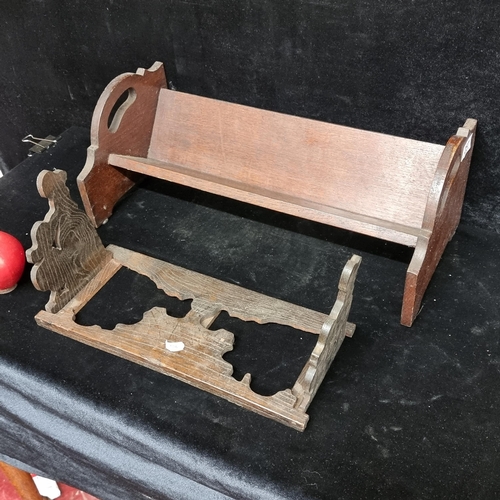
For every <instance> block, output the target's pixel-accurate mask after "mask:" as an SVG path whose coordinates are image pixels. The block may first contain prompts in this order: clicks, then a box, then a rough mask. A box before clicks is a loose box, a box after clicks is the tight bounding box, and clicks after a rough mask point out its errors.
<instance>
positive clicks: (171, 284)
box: [29, 171, 361, 430]
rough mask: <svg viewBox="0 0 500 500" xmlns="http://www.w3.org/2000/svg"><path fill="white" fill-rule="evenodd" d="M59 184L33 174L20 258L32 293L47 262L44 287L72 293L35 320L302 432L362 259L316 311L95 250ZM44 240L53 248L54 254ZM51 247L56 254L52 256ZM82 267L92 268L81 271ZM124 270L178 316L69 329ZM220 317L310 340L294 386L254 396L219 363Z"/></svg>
mask: <svg viewBox="0 0 500 500" xmlns="http://www.w3.org/2000/svg"><path fill="white" fill-rule="evenodd" d="M64 180H65V175H63V173H62V172H60V171H56V172H54V173H52V172H47V171H45V172H42V173H41V174H40V176H39V185H40V193H41V194H42V195H43V196H47V197H49V200H50V207H51V208H50V210H49V213H48V214H47V217H46V218H45V220H44V222H43V223H37V224H36V225H35V227H34V230H33V232H32V236H33V241H34V246H33V247H32V248H31V249H30V250H29V254H30V257H31V259H32V260H33V259H34V260H33V261H34V262H36V263H37V266H38V269H37V272H35V273H34V274H33V280H34V282H36V285H37V286H38V287H39V288H40V283H39V281H40V275H41V271H40V270H43V269H45V267H44V266H45V265H47V264H48V269H49V271H50V272H48V273H46V274H48V275H49V276H50V279H46V280H45V281H44V284H45V283H46V284H48V285H50V284H52V285H53V286H56V287H58V288H57V290H58V289H59V287H60V283H61V279H62V277H63V275H64V274H67V275H69V276H70V277H71V276H73V275H77V276H79V278H78V280H77V283H78V285H73V284H72V285H71V286H69V287H67V288H68V293H69V291H72V292H74V293H75V295H74V296H71V297H66V296H65V300H64V301H59V302H57V306H58V307H57V308H56V307H55V306H54V305H51V306H50V307H47V311H40V312H39V313H38V314H37V315H36V321H37V323H38V324H39V325H41V326H43V327H45V328H48V329H51V330H54V331H56V332H59V333H61V334H63V335H66V336H68V337H71V338H73V339H75V340H78V341H80V342H84V343H86V344H88V345H90V346H93V347H96V348H99V349H102V350H104V351H107V352H109V353H111V354H114V355H117V356H120V357H123V358H125V359H129V360H131V361H134V362H136V363H139V364H141V365H144V366H146V367H148V368H151V369H153V370H157V371H159V372H161V373H164V374H166V375H170V376H172V377H175V378H177V379H179V380H182V381H184V382H187V383H189V384H191V385H193V386H195V387H198V388H200V389H203V390H206V391H209V392H211V393H213V394H216V395H218V396H221V397H224V398H226V399H228V400H229V401H232V402H233V403H236V404H238V405H240V406H242V407H244V408H247V409H250V410H253V411H255V412H257V413H260V414H262V415H264V416H266V417H269V418H273V419H275V420H277V421H279V422H282V423H284V424H286V425H289V426H291V427H293V428H295V429H298V430H304V428H305V426H306V424H307V421H308V418H309V417H308V416H307V414H306V410H307V408H308V406H309V404H310V402H311V400H312V398H313V397H314V395H315V393H316V391H317V389H318V387H319V384H320V383H321V381H322V380H323V378H324V376H325V374H326V372H327V371H328V369H329V367H330V364H331V362H332V360H333V358H334V356H335V354H336V353H337V350H338V348H339V347H340V344H341V343H342V341H343V339H344V337H345V336H352V334H353V332H354V328H355V326H354V325H353V324H352V323H348V322H347V316H348V314H349V309H350V307H351V302H352V294H353V286H354V280H355V278H356V273H357V269H358V267H359V263H360V261H361V258H360V257H357V256H353V257H352V258H351V260H350V261H349V262H348V263H347V264H346V266H345V268H344V271H343V273H342V276H341V279H340V283H339V292H338V297H337V300H336V302H335V305H334V307H333V309H332V312H331V313H330V315H326V314H322V313H319V312H317V311H312V310H309V309H306V308H304V307H300V306H297V305H294V304H290V303H288V302H285V301H283V300H278V299H274V298H271V297H266V296H265V295H262V294H259V293H256V292H253V291H250V290H246V289H245V288H242V287H239V286H237V285H233V284H230V283H225V282H223V281H220V280H217V279H215V278H211V277H209V276H204V275H202V274H199V273H196V272H194V271H189V270H187V269H183V268H181V267H179V266H175V265H173V264H169V263H167V262H162V261H160V260H158V259H154V258H152V257H147V256H145V255H142V254H139V253H136V252H133V251H131V250H127V249H124V248H120V247H117V246H114V245H110V246H109V247H108V248H107V249H104V248H102V249H101V247H102V244H101V242H100V240H99V238H98V236H97V233H96V232H95V229H94V228H93V227H92V225H91V223H90V220H89V219H88V218H86V216H85V214H83V213H82V212H80V211H79V210H77V209H76V206H75V204H74V203H73V202H71V200H70V198H69V196H68V192H67V189H66V187H65V185H64ZM82 218H83V219H85V220H82ZM63 224H64V225H65V227H66V226H67V227H70V228H71V230H72V231H73V230H74V228H75V227H76V226H78V227H80V226H81V227H82V228H83V229H82V232H81V233H78V235H77V236H78V237H72V238H64V237H63V238H62V239H61V245H59V240H58V238H59V237H60V236H59V235H66V233H67V232H66V231H65V230H64V227H63ZM61 228H62V229H61ZM89 228H90V230H89ZM75 234H76V233H75ZM53 241H56V242H57V245H56V248H54V246H53V245H52V242H53ZM47 242H48V243H47ZM41 243H43V244H41ZM63 243H64V244H63ZM59 246H61V248H62V249H64V253H58V252H61V250H59V249H58V248H59ZM90 247H92V251H91V252H89V248H90ZM94 247H96V248H94ZM56 250H57V251H58V252H56ZM66 255H68V256H70V258H66V257H65V256H66ZM88 255H90V258H89V257H88ZM82 256H84V258H83V257H82ZM82 261H83V262H84V264H85V265H84V266H83V267H85V272H84V273H83V272H82V271H81V268H82V265H81V262H82ZM89 263H92V264H93V265H95V268H94V269H90V270H89V269H87V267H86V266H87V264H89ZM123 266H125V267H128V268H129V269H131V270H133V271H135V272H137V273H140V274H143V275H144V276H147V277H148V278H149V279H151V280H152V281H153V282H154V283H155V284H156V285H157V286H158V288H160V289H161V290H163V291H164V292H165V293H166V294H168V295H171V296H174V297H177V298H179V299H180V300H186V299H192V303H191V309H190V311H189V313H188V314H187V315H186V316H185V317H184V318H174V317H172V316H169V315H168V311H167V310H165V309H163V308H158V307H155V308H153V309H151V310H149V311H146V312H145V313H144V316H143V319H142V320H141V321H139V322H138V323H136V324H134V325H123V324H118V325H117V326H116V327H115V328H114V329H113V330H106V329H103V328H101V327H99V326H96V325H94V326H82V325H79V324H77V323H76V322H75V316H76V314H77V313H78V312H79V311H80V310H81V309H82V308H83V307H85V304H87V303H88V301H89V300H90V299H91V298H92V297H93V296H94V295H95V294H96V293H97V292H98V291H99V290H100V289H101V288H102V287H103V286H105V285H106V283H107V282H108V281H109V280H110V279H111V278H112V277H113V275H114V274H115V273H116V272H117V271H118V270H119V269H120V268H121V267H123ZM44 276H45V275H44ZM54 276H56V277H57V279H54ZM37 280H38V281H37ZM80 285H81V286H80ZM57 290H55V291H57ZM221 311H227V312H228V313H229V315H231V316H234V317H238V318H240V319H242V320H244V321H254V322H256V323H278V324H283V325H288V326H291V327H293V328H296V329H300V330H302V331H304V332H309V333H311V334H316V335H318V341H317V345H316V347H315V349H314V351H313V353H312V354H311V356H310V358H309V360H308V362H307V363H306V366H305V368H304V369H303V370H302V375H301V377H299V380H298V382H297V384H295V386H294V387H293V388H289V389H286V390H283V391H280V392H278V393H276V394H274V395H272V396H262V395H259V394H256V393H255V392H253V391H252V389H251V388H250V382H251V375H250V374H248V373H247V374H246V375H245V377H244V378H243V379H242V380H241V381H237V380H235V379H234V378H233V377H232V372H233V367H232V366H231V364H229V363H228V362H226V361H224V359H223V355H224V354H225V353H226V352H228V351H230V350H231V349H232V348H233V342H234V335H233V334H232V333H231V332H229V331H227V330H223V329H219V330H216V331H212V330H210V329H209V327H210V326H211V324H212V323H213V321H214V320H215V319H216V318H217V316H218V315H219V314H220V312H221Z"/></svg>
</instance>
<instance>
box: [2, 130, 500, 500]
mask: <svg viewBox="0 0 500 500" xmlns="http://www.w3.org/2000/svg"><path fill="white" fill-rule="evenodd" d="M87 137H88V131H86V130H84V129H79V128H72V129H70V130H69V131H67V132H66V133H65V134H64V135H63V138H62V140H61V142H60V144H59V145H58V146H57V147H56V148H54V149H53V150H51V151H49V152H47V153H44V154H43V155H41V156H39V157H36V158H31V159H29V160H26V161H25V162H23V163H22V164H21V165H19V166H18V167H16V168H15V169H13V170H12V171H11V172H9V173H8V174H7V175H6V176H5V177H4V178H2V179H1V180H0V230H4V231H7V232H10V233H12V234H13V235H15V236H16V237H18V238H19V239H20V240H21V242H22V243H23V245H24V246H25V248H28V247H29V246H31V240H30V237H29V232H30V228H31V226H32V224H33V223H34V222H35V221H37V220H41V219H42V218H43V217H44V215H45V213H46V211H47V203H46V200H44V199H41V198H40V197H39V196H38V194H37V192H36V187H35V180H36V176H37V174H38V172H39V171H40V170H41V169H43V168H50V169H51V168H63V169H65V170H67V171H68V174H69V181H70V188H71V191H72V194H73V197H74V198H75V200H79V196H78V193H77V189H76V184H75V177H76V175H77V173H78V172H79V171H80V170H81V168H82V165H83V163H84V159H85V148H86V146H87V140H88V139H87ZM99 232H100V235H101V237H102V239H103V241H104V243H105V244H108V243H114V244H117V245H121V246H125V247H127V248H131V249H133V250H136V251H139V252H143V253H146V254H148V255H152V256H154V257H159V258H162V259H164V260H168V261H170V262H172V263H174V264H177V265H181V266H184V267H186V268H189V269H193V270H196V271H200V272H203V273H205V274H208V275H211V276H214V277H217V278H220V279H223V280H225V281H228V282H231V283H237V284H240V285H242V286H245V287H247V288H249V289H252V290H256V291H259V292H262V293H266V294H268V295H270V296H274V297H278V298H282V299H285V300H288V301H290V302H294V303H297V304H300V305H303V306H306V307H309V308H312V309H316V310H320V311H322V312H329V310H330V308H331V306H332V304H333V302H334V300H335V296H336V287H337V282H338V278H339V275H340V272H341V269H342V267H343V265H344V263H345V261H346V260H347V259H348V257H349V256H350V255H351V253H352V252H353V251H356V252H357V253H360V254H361V255H362V256H363V263H362V266H361V269H360V272H359V275H358V281H357V285H356V291H355V292H356V295H355V300H354V304H353V307H352V310H351V315H350V320H351V321H353V322H355V323H356V324H357V330H356V333H355V335H354V337H353V338H352V339H346V341H345V342H344V344H343V346H342V348H341V349H340V351H339V354H338V356H337V358H336V359H335V361H334V362H333V364H332V367H331V369H330V371H329V372H328V374H327V376H326V378H325V380H324V382H323V384H322V386H321V388H320V390H319V392H318V394H317V396H316V398H315V399H314V401H313V403H312V405H311V406H310V408H309V414H310V421H309V425H308V427H307V429H306V430H305V432H304V433H299V432H297V431H294V430H292V429H289V428H287V427H285V426H283V425H280V424H278V423H276V422H273V421H271V420H268V419H265V418H263V417H261V416H259V415H256V414H254V413H252V412H250V411H246V410H243V409H240V408H239V407H237V406H235V405H233V404H231V403H229V402H227V401H225V400H223V399H220V398H217V397H216V396H212V395H210V394H207V393H205V392H202V391H200V390H198V389H195V388H193V387H190V386H188V385H186V384H184V383H182V382H179V381H176V380H174V379H172V378H169V377H166V376H163V375H160V374H157V373H155V372H153V371H150V370H148V369H146V368H143V367H141V366H138V365H135V364H133V363H130V362H128V361H125V360H122V359H119V358H116V357H113V356H111V355H108V354H106V353H103V352H101V351H98V350H95V349H92V348H90V347H87V346H85V345H83V344H80V343H78V342H75V341H72V340H70V339H67V338H65V337H63V336H61V335H58V334H56V333H53V332H50V331H47V330H44V329H42V328H39V327H37V326H36V324H35V322H34V319H33V316H34V315H35V314H36V312H37V311H38V310H40V309H42V308H43V307H44V304H45V303H46V302H47V300H48V294H47V293H42V292H37V291H36V290H35V289H34V288H33V286H32V285H31V282H30V281H29V269H28V270H27V272H26V273H25V275H24V277H23V279H22V281H21V282H20V284H19V286H18V288H17V289H16V290H15V291H14V292H13V293H11V294H8V295H3V296H0V386H1V389H0V425H1V429H2V437H1V440H0V455H1V457H2V458H3V459H5V460H7V461H11V462H14V463H18V464H19V462H21V463H22V464H26V466H27V467H28V468H29V469H30V470H36V471H39V472H41V473H43V474H44V475H46V476H48V477H52V478H55V479H57V480H60V481H63V482H65V483H68V484H72V485H75V486H78V487H80V488H82V489H84V490H86V491H88V492H89V493H92V494H94V495H96V496H98V497H100V498H102V499H103V500H106V499H112V500H113V499H117V500H118V499H120V500H125V499H139V498H158V499H159V498H162V499H163V498H172V499H176V500H177V499H184V498H203V499H212V498H213V499H220V498H226V497H227V498H254V499H267V498H269V499H278V498H286V499H333V498H343V499H360V498H370V499H371V498H384V499H388V498H394V499H396V498H397V499H400V498H439V497H443V498H475V499H476V498H478V499H479V498H493V497H494V496H495V495H496V493H497V492H498V491H500V478H499V476H498V473H497V471H498V469H499V466H500V458H499V455H498V448H499V445H500V443H499V441H500V438H499V436H500V421H499V419H498V405H499V402H500V382H499V381H500V378H499V371H500V349H499V342H498V330H499V328H500V312H499V307H500V306H499V296H500V284H499V281H498V276H499V262H500V259H499V257H500V236H499V235H498V234H495V233H492V232H487V231H484V230H479V229H476V228H472V227H465V226H461V227H459V229H458V231H457V234H456V236H455V237H454V239H453V240H452V242H451V243H450V245H449V246H448V248H447V250H446V252H445V255H444V257H443V259H442V261H441V263H440V265H439V267H438V270H437V272H436V274H435V276H434V278H433V280H432V282H431V285H430V287H429V289H428V291H427V294H426V296H425V299H424V303H423V309H422V312H421V314H420V316H419V317H418V318H417V320H416V322H415V324H414V326H413V327H412V328H411V329H407V328H405V327H402V326H401V325H400V324H399V313H400V305H401V297H402V292H403V284H404V276H405V270H406V266H407V259H408V256H409V254H408V252H407V251H406V250H405V249H399V250H398V249H392V248H389V247H387V246H386V245H385V244H383V243H381V242H378V241H376V240H366V241H363V242H361V243H359V242H358V241H356V238H355V237H353V236H351V235H350V234H348V233H347V234H346V233H343V234H341V233H342V232H341V233H337V231H336V230H333V229H330V228H325V227H323V226H319V225H317V224H312V223H309V222H307V221H303V220H300V219H293V218H290V217H286V216H281V215H279V214H275V213H270V212H267V211H265V210H261V209H258V208H255V207H249V206H247V205H242V204H237V203H235V202H231V201H228V200H222V199H219V198H216V197H211V196H209V195H205V194H202V193H199V192H195V191H192V190H188V189H185V188H178V187H176V186H174V185H168V184H167V183H159V182H158V181H155V180H150V181H147V182H146V183H144V184H143V185H142V186H141V187H140V188H139V189H137V190H135V191H134V192H133V193H131V194H130V195H129V196H128V197H127V198H126V199H125V200H124V201H123V202H122V203H121V204H120V205H119V207H118V208H117V209H116V212H115V214H114V215H113V216H112V217H111V218H110V220H109V222H108V223H107V224H106V225H105V226H103V227H102V228H100V229H99ZM337 236H338V238H339V240H340V242H341V243H343V244H345V245H349V242H351V244H352V245H351V246H345V245H339V244H338V243H339V240H336V237H337ZM370 242H371V244H372V246H370ZM133 281H134V278H131V277H127V276H125V277H124V278H122V281H121V282H120V283H119V286H118V288H115V290H114V291H113V292H111V291H107V292H106V289H104V290H105V291H104V292H103V294H102V296H101V297H100V298H99V299H97V298H96V302H95V303H94V305H93V306H92V307H93V309H92V310H90V309H89V310H87V311H86V312H85V309H84V311H82V315H83V316H82V317H83V319H81V320H82V321H85V322H93V321H94V322H95V323H97V324H99V323H100V322H105V321H110V314H112V313H113V311H114V313H115V314H116V316H119V317H120V318H124V317H125V316H127V315H128V314H130V315H131V316H127V318H129V319H130V318H135V317H136V316H134V315H137V314H139V316H140V313H141V311H140V307H143V308H144V309H146V308H148V307H150V305H149V304H150V303H154V302H155V301H156V300H161V298H159V297H157V296H155V293H156V292H155V291H154V290H153V291H151V289H150V288H148V286H147V285H144V284H141V283H136V284H135V285H134V283H133ZM128 285H130V286H131V287H133V286H137V287H139V288H138V290H140V292H139V293H137V294H134V293H130V292H127V290H126V289H127V286H128ZM146 289H148V290H149V291H148V290H146ZM117 290H118V291H117ZM120 290H123V291H122V292H121V291H120ZM141 290H142V291H141ZM138 296H140V297H141V298H144V301H145V302H143V303H141V301H140V300H138ZM151 301H152V302H151ZM134 308H135V309H134ZM179 314H182V311H180V312H179ZM85 315H86V316H85ZM120 318H117V321H120ZM244 333H245V332H243V334H244ZM280 338H282V337H280V336H279V335H278V336H276V337H273V336H272V335H268V336H266V341H265V346H262V345H260V346H259V345H258V344H259V342H254V345H253V347H252V349H253V348H254V347H255V348H257V349H259V348H264V347H265V349H267V350H268V354H269V352H271V353H275V354H276V359H277V362H276V364H277V365H279V366H277V367H278V368H280V369H281V370H282V375H281V376H282V377H285V376H286V374H287V373H288V367H289V366H291V365H292V364H293V363H294V362H296V359H297V358H296V354H297V353H296V352H295V351H291V352H288V354H287V350H286V349H284V348H283V345H282V343H281V344H280V343H279V339H280ZM273 340H274V342H273ZM310 348H311V347H310V346H306V347H305V348H304V349H310ZM236 351H237V349H235V353H236ZM242 356H243V358H242V359H243V361H241V360H240V361H241V362H243V363H244V362H246V361H245V359H244V358H245V354H244V353H243V354H242ZM264 360H265V361H266V362H267V363H268V362H269V360H268V359H267V357H266V356H259V355H258V354H257V355H255V354H254V355H253V356H252V360H251V361H252V363H253V365H252V366H253V369H255V370H256V371H257V372H259V373H260V372H262V383H263V385H264V386H265V387H263V390H266V384H268V383H269V384H270V383H281V382H283V381H281V380H278V381H276V380H275V379H274V377H268V378H267V381H266V373H267V372H268V371H269V365H266V366H264ZM247 361H248V360H247ZM235 364H236V362H235ZM277 378H280V377H277Z"/></svg>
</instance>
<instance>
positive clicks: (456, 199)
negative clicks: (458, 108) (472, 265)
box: [401, 119, 477, 326]
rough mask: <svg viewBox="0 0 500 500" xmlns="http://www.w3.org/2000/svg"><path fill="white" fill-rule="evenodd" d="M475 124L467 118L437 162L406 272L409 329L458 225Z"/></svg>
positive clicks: (406, 322) (404, 318) (405, 310)
mask: <svg viewBox="0 0 500 500" xmlns="http://www.w3.org/2000/svg"><path fill="white" fill-rule="evenodd" d="M476 127H477V121H476V120H473V119H468V120H467V121H466V122H465V124H464V126H463V127H460V128H459V129H458V131H457V134H456V135H454V136H453V137H451V138H450V140H449V141H448V143H447V144H446V147H445V150H444V152H443V154H442V156H441V159H440V161H439V164H438V167H437V170H436V174H435V176H434V181H433V184H432V188H431V191H430V193H429V198H428V200H427V206H426V210H425V215H424V221H423V225H422V228H423V232H422V235H421V236H419V238H418V240H417V245H416V247H415V252H414V254H413V258H412V260H411V262H410V266H409V268H408V271H407V273H406V282H405V291H404V296H403V308H402V312H401V323H402V324H403V325H405V326H411V325H412V323H413V321H414V320H415V318H416V316H417V314H418V313H419V309H420V306H421V303H422V299H423V296H424V293H425V290H426V289H427V286H428V284H429V282H430V280H431V278H432V275H433V274H434V271H435V270H436V267H437V265H438V263H439V261H440V259H441V256H442V255H443V252H444V249H445V248H446V245H447V244H448V242H449V241H450V240H451V238H452V237H453V235H454V234H455V231H456V229H457V226H458V223H459V222H460V216H461V213H462V205H463V200H464V195H465V187H466V184H467V177H468V175H469V167H470V162H471V157H472V150H473V148H474V141H475V138H476Z"/></svg>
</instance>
